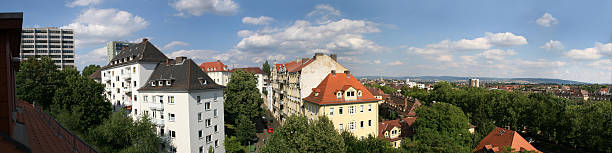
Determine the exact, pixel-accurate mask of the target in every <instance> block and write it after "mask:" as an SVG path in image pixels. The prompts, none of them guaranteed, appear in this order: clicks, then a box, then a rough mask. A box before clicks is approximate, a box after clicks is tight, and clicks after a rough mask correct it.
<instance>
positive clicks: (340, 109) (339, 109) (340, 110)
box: [338, 107, 344, 115]
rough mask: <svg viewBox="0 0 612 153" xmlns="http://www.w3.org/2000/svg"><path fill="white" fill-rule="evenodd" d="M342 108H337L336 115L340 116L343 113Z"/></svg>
mask: <svg viewBox="0 0 612 153" xmlns="http://www.w3.org/2000/svg"><path fill="white" fill-rule="evenodd" d="M343 111H344V108H343V107H338V115H342V114H343V113H344V112H343Z"/></svg>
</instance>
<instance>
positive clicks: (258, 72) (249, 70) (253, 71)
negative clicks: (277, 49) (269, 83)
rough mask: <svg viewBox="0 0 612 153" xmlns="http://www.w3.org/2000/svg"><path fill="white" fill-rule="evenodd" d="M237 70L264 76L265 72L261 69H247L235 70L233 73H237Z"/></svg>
mask: <svg viewBox="0 0 612 153" xmlns="http://www.w3.org/2000/svg"><path fill="white" fill-rule="evenodd" d="M236 70H243V71H247V72H249V73H253V74H264V73H265V72H264V71H263V70H261V68H259V67H247V68H235V69H233V70H232V71H231V72H235V71H236Z"/></svg>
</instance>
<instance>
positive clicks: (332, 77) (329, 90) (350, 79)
mask: <svg viewBox="0 0 612 153" xmlns="http://www.w3.org/2000/svg"><path fill="white" fill-rule="evenodd" d="M347 86H350V87H352V88H355V90H357V91H361V97H357V100H345V99H344V97H342V98H341V99H338V98H337V97H336V92H337V91H343V89H344V88H347ZM313 91H320V92H319V94H318V95H316V96H315V94H316V93H317V92H312V93H310V95H309V96H308V97H306V98H304V100H306V101H309V102H313V103H317V104H319V105H333V104H344V103H361V102H377V101H379V100H380V99H376V98H374V96H373V95H372V94H371V93H370V92H369V91H368V90H367V89H366V88H365V87H364V86H363V85H361V83H359V81H357V79H355V77H354V76H353V75H351V74H345V73H335V74H334V73H330V74H328V75H327V77H325V79H323V81H321V83H320V84H319V86H317V87H316V88H313ZM355 96H357V93H355Z"/></svg>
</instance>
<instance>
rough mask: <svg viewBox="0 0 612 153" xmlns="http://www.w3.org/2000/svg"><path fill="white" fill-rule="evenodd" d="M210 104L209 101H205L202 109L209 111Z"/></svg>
mask: <svg viewBox="0 0 612 153" xmlns="http://www.w3.org/2000/svg"><path fill="white" fill-rule="evenodd" d="M210 105H211V104H210V102H205V103H204V110H206V111H210Z"/></svg>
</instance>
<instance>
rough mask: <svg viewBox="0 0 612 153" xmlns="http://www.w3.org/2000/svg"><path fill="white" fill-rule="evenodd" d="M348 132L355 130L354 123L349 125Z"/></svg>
mask: <svg viewBox="0 0 612 153" xmlns="http://www.w3.org/2000/svg"><path fill="white" fill-rule="evenodd" d="M349 130H355V122H350V123H349Z"/></svg>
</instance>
